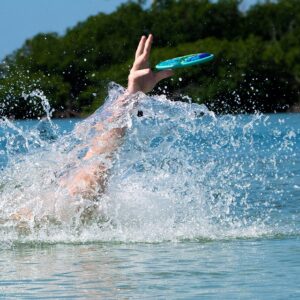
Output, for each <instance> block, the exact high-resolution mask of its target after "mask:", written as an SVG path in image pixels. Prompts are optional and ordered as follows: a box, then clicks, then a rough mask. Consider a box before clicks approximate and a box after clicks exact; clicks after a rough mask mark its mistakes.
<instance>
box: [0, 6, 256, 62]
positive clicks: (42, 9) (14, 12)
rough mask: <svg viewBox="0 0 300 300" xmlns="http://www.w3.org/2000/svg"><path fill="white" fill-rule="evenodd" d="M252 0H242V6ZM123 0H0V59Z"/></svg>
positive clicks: (104, 10)
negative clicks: (34, 38)
mask: <svg viewBox="0 0 300 300" xmlns="http://www.w3.org/2000/svg"><path fill="white" fill-rule="evenodd" d="M256 1H257V0H244V3H243V7H244V8H245V7H248V6H249V5H250V4H252V3H255V2H256ZM123 2H126V0H1V1H0V41H1V44H0V60H1V59H2V58H4V56H5V55H7V54H10V53H11V52H12V51H14V50H15V49H17V48H19V47H21V46H22V44H23V43H24V41H25V40H26V39H27V38H30V37H32V36H34V35H35V34H37V33H39V32H58V33H60V34H63V33H64V32H65V30H66V28H68V27H72V26H74V25H75V24H76V23H77V22H79V21H83V20H85V19H86V18H87V17H88V16H91V15H95V14H97V13H99V12H100V11H101V12H106V13H109V12H112V11H113V10H115V9H116V7H117V6H118V5H120V4H121V3H123ZM148 2H150V0H148Z"/></svg>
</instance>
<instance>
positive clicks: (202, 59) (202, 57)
mask: <svg viewBox="0 0 300 300" xmlns="http://www.w3.org/2000/svg"><path fill="white" fill-rule="evenodd" d="M213 58H214V55H213V54H210V53H197V54H190V55H185V56H180V57H176V58H172V59H168V60H165V61H162V62H160V63H159V64H157V65H156V66H155V68H156V69H157V70H165V69H177V68H184V67H190V66H195V65H199V64H203V63H206V62H208V61H211V60H212V59H213Z"/></svg>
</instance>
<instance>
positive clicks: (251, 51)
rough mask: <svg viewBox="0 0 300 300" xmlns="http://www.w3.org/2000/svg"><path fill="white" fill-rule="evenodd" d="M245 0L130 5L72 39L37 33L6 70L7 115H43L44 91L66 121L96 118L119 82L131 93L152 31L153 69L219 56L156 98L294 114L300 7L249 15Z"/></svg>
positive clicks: (183, 74) (288, 3)
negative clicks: (129, 84) (196, 56)
mask: <svg viewBox="0 0 300 300" xmlns="http://www.w3.org/2000/svg"><path fill="white" fill-rule="evenodd" d="M240 2H241V1H239V0H219V1H217V2H215V1H214V2H212V1H210V0H156V1H153V2H152V4H151V6H150V7H145V3H144V1H142V0H138V1H128V2H127V3H125V4H122V5H120V6H119V7H118V8H117V10H116V11H114V12H113V13H110V14H104V13H99V14H98V15H96V16H91V17H89V18H88V19H87V20H86V21H84V22H80V23H78V24H77V25H76V26H75V27H73V28H70V29H68V30H67V31H66V33H65V34H64V35H58V34H57V33H47V34H44V33H41V34H38V35H36V36H34V37H33V38H31V39H28V40H26V41H25V43H24V45H23V46H22V47H21V48H20V49H18V50H16V51H15V52H14V53H12V54H11V55H9V56H7V57H6V58H5V59H4V60H3V62H2V63H1V64H0V116H8V117H9V116H14V117H16V118H31V117H38V116H42V115H43V114H44V111H43V109H42V106H41V104H40V102H39V101H38V99H36V98H35V96H32V95H31V96H30V93H31V92H32V91H33V90H36V89H39V90H41V91H43V92H44V93H45V95H46V96H47V98H48V99H49V102H50V105H51V107H53V108H54V110H55V112H54V115H55V116H57V117H60V116H64V117H69V116H75V115H81V116H83V115H87V114H90V113H91V112H93V111H94V110H95V109H96V108H98V107H99V106H100V105H101V104H102V103H103V101H104V100H105V97H106V94H107V86H108V83H109V82H110V81H115V82H117V83H120V84H121V85H123V86H125V85H126V81H127V76H128V71H129V69H130V66H131V64H132V62H133V54H134V51H135V48H136V45H137V43H138V41H139V38H140V36H141V35H142V34H147V33H150V32H151V33H153V35H154V45H153V52H152V57H151V61H152V64H153V65H155V64H156V63H158V62H159V61H161V60H164V59H167V58H172V57H176V56H181V55H186V54H189V53H198V52H209V53H213V54H214V55H215V60H214V61H213V62H211V63H207V64H204V65H201V66H198V67H191V68H188V69H181V70H178V71H176V75H175V76H174V78H173V79H172V80H168V81H167V82H163V83H161V84H160V85H159V86H158V87H157V89H158V90H155V91H154V93H157V92H158V93H162V92H164V93H167V94H168V95H169V97H170V98H172V99H174V100H179V99H181V97H182V95H188V96H190V97H191V98H192V99H193V101H194V102H198V103H205V104H206V105H207V106H208V107H209V108H211V109H213V110H214V111H216V112H218V113H252V112H255V111H262V112H281V111H287V110H290V109H291V108H292V107H293V106H295V105H297V103H299V102H300V39H299V37H300V1H299V0H278V1H266V2H263V3H259V4H256V5H254V6H252V7H251V8H250V9H248V10H247V11H246V12H243V11H241V10H240V9H239V5H240ZM165 86H167V88H165ZM28 95H29V96H28Z"/></svg>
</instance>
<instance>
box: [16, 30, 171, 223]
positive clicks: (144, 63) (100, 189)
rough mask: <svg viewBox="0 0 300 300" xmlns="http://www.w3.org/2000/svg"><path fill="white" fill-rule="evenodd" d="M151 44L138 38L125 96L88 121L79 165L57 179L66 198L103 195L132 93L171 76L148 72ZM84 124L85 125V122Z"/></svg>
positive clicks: (23, 212)
mask: <svg viewBox="0 0 300 300" xmlns="http://www.w3.org/2000/svg"><path fill="white" fill-rule="evenodd" d="M152 42H153V36H152V34H149V36H148V37H146V36H142V37H141V39H140V41H139V44H138V47H137V49H136V53H135V60H134V63H133V66H132V68H131V70H130V73H129V76H128V86H127V89H126V91H125V93H123V94H122V95H121V96H119V97H118V98H117V99H116V100H115V101H113V102H112V103H109V104H108V107H106V113H107V111H108V112H109V113H108V114H107V115H108V116H107V117H106V118H105V119H104V120H103V119H102V120H101V121H99V120H98V121H97V122H95V123H94V122H92V125H91V126H92V127H93V128H92V129H94V130H95V132H96V136H95V137H94V138H93V139H92V140H91V141H90V142H89V143H90V144H89V145H86V146H87V151H86V153H85V155H84V156H83V157H82V164H80V165H79V166H77V167H76V168H75V169H71V170H69V171H68V172H67V173H66V174H65V175H63V176H58V185H59V186H60V187H61V188H62V189H63V190H66V191H67V194H68V195H69V196H70V198H73V197H77V196H78V197H83V198H86V199H90V200H93V199H96V200H97V199H98V196H99V195H101V194H103V193H104V192H105V189H106V185H107V178H108V175H109V169H110V167H109V165H108V164H107V163H106V162H107V161H111V160H112V159H113V154H114V153H115V152H116V150H117V149H118V147H119V146H120V144H121V143H122V140H123V136H124V135H125V132H126V124H123V123H121V124H119V123H118V120H119V119H121V118H122V114H124V113H126V112H127V113H128V110H129V109H128V107H129V108H130V107H133V106H132V105H131V104H133V103H132V102H133V101H136V99H137V97H135V94H137V93H138V92H143V93H148V92H150V91H151V90H152V89H153V88H154V87H155V85H156V84H157V83H158V82H159V81H161V80H163V79H165V78H168V77H170V76H172V75H173V71H172V70H164V71H160V72H153V71H152V70H151V68H150V64H149V57H150V53H151V46H152ZM104 105H105V104H104ZM104 115H105V114H104ZM91 118H92V117H91ZM87 124H89V123H88V122H87ZM77 129H78V128H77ZM79 130H83V131H85V130H87V131H88V130H91V128H86V127H84V126H83V128H81V127H80V126H79ZM100 156H101V157H100ZM99 158H100V159H99ZM102 158H103V159H102ZM105 161H106V162H105ZM50 202H52V201H45V203H44V204H45V206H46V207H47V206H48V205H50ZM71 202H72V200H71V199H70V203H71ZM33 210H34V208H33V207H23V208H21V209H19V210H18V211H17V212H16V213H14V214H13V215H11V218H12V219H13V220H16V221H22V220H30V219H32V218H33V217H34V213H33ZM87 214H88V217H91V216H92V214H91V213H90V211H88V212H87Z"/></svg>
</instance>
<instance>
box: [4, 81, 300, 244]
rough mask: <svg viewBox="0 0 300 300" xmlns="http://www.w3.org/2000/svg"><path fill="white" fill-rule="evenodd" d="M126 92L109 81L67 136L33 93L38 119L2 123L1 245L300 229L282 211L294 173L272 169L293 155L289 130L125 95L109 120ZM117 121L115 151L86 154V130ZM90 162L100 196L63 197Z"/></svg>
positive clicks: (260, 118) (90, 133) (259, 119)
mask: <svg viewBox="0 0 300 300" xmlns="http://www.w3.org/2000/svg"><path fill="white" fill-rule="evenodd" d="M123 93H124V90H123V89H122V88H121V87H120V86H117V85H115V84H112V85H111V86H110V91H109V96H108V98H107V100H106V103H105V105H104V106H103V107H102V108H100V109H99V110H98V111H96V112H95V113H94V114H93V115H92V116H91V117H89V118H88V119H86V120H83V121H81V122H79V123H78V124H77V125H76V126H75V128H74V130H73V131H72V132H70V133H68V134H63V135H59V134H58V130H57V128H56V127H55V125H54V124H53V123H52V121H51V108H50V106H49V103H48V101H47V99H46V98H45V96H44V95H43V94H42V93H41V92H38V91H36V92H34V96H35V97H38V98H40V99H41V102H42V103H43V107H44V109H45V111H46V115H47V117H46V119H45V120H41V121H40V122H39V124H38V125H37V126H32V127H31V128H29V129H27V130H25V129H24V128H22V127H20V126H19V127H18V126H17V125H16V124H14V123H12V122H10V121H9V120H6V119H4V120H2V121H0V133H1V135H2V136H1V137H0V145H2V147H1V149H0V150H1V155H2V157H4V158H2V161H1V160H0V163H2V165H3V167H2V170H1V171H0V241H1V242H2V243H6V244H7V243H10V242H11V243H13V242H15V241H16V242H28V241H34V242H36V241H42V242H87V241H125V242H135V241H143V242H145V241H146V242H159V241H166V240H168V241H170V240H171V241H178V240H186V239H224V238H244V237H258V236H263V235H274V234H275V235H276V234H290V233H292V234H295V233H297V232H298V231H299V230H298V229H297V228H295V227H293V226H292V225H291V223H287V222H286V220H285V219H284V218H283V217H281V211H282V205H283V203H285V202H284V201H285V199H288V197H289V195H288V192H287V191H286V189H285V188H284V187H283V185H282V183H283V182H286V181H287V180H288V178H289V176H291V172H285V173H284V172H282V171H281V170H282V168H281V166H282V165H283V164H284V163H285V160H286V159H295V160H296V159H297V158H296V152H295V139H296V137H297V135H298V133H297V132H294V131H292V130H290V131H288V132H282V131H280V130H277V129H276V128H274V127H272V130H271V129H270V122H271V121H270V120H269V117H268V116H264V115H261V114H257V115H254V116H232V115H224V116H216V115H215V114H214V113H213V112H211V111H209V110H208V109H207V108H206V107H205V106H203V105H197V104H192V103H186V102H171V101H169V100H168V99H167V98H166V97H164V96H154V97H148V96H145V95H144V94H138V95H135V96H134V97H133V98H132V99H130V103H131V104H130V105H128V106H127V107H126V109H124V111H123V112H122V116H121V117H120V118H119V119H118V121H117V122H115V123H114V124H108V123H106V120H107V118H108V117H109V115H110V112H111V108H112V107H113V106H114V105H115V103H116V100H117V99H118V97H119V96H120V95H122V94H123ZM141 111H142V112H143V114H142V116H141V113H138V112H141ZM97 124H102V127H101V128H102V129H101V130H100V131H99V130H95V128H96V127H97ZM95 126H96V127H95ZM98 127H99V126H98ZM114 127H115V128H120V127H126V128H127V131H126V135H125V136H124V137H123V138H122V143H121V144H120V147H119V148H118V150H117V151H116V152H114V154H113V156H112V157H109V159H108V158H107V157H105V156H101V155H100V156H98V157H96V158H94V159H93V161H92V162H87V161H85V160H83V159H82V157H83V156H84V154H85V153H86V152H87V151H88V149H89V146H90V145H91V143H92V141H93V139H94V138H95V136H96V135H99V134H100V135H101V134H102V133H104V132H106V131H107V130H110V129H111V128H114ZM99 162H100V163H102V164H104V165H106V166H107V169H108V172H107V187H106V189H105V193H99V194H97V195H96V196H95V195H94V196H93V197H88V196H86V195H80V194H78V195H70V193H69V192H68V190H67V189H66V187H65V186H64V184H62V182H63V181H64V180H65V179H66V178H68V176H71V174H72V173H74V172H76V170H78V169H80V168H84V167H85V166H86V164H87V163H89V164H91V163H99ZM291 184H292V183H291ZM294 185H295V183H294Z"/></svg>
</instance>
